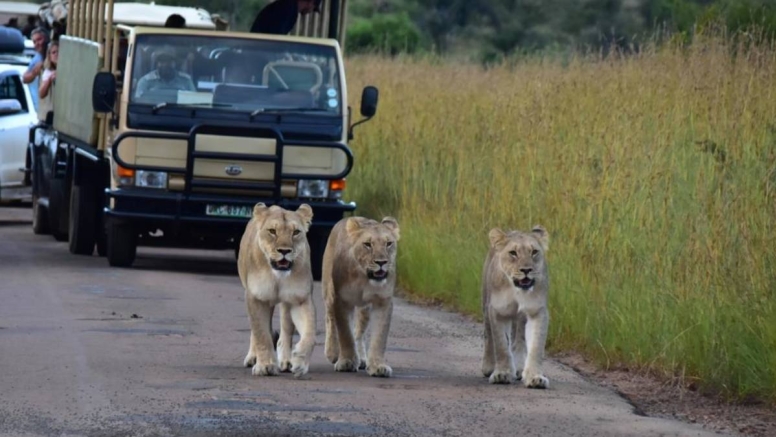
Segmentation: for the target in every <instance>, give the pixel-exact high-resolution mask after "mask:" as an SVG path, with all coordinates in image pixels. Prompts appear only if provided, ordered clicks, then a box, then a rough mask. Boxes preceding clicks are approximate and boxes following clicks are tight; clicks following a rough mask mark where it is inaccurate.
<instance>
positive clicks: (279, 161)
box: [106, 125, 353, 204]
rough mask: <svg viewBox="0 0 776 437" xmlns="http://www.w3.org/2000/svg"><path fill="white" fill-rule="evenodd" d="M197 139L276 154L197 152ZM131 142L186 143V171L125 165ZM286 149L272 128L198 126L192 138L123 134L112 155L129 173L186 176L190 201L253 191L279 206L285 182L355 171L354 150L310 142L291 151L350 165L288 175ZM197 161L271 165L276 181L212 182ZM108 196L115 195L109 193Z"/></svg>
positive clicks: (337, 144)
mask: <svg viewBox="0 0 776 437" xmlns="http://www.w3.org/2000/svg"><path fill="white" fill-rule="evenodd" d="M197 135H218V136H222V137H229V136H232V137H248V138H261V139H274V140H275V153H274V154H250V153H226V152H210V151H198V150H196V144H197V141H196V138H197ZM128 138H147V139H167V140H184V141H186V142H187V155H186V156H187V159H186V166H185V167H164V166H154V165H146V164H133V163H128V162H126V161H124V160H123V159H122V158H121V153H120V150H119V149H120V147H121V143H122V142H123V141H124V140H126V139H128ZM285 147H286V144H285V140H284V138H283V134H282V133H281V132H280V131H279V130H277V129H275V128H271V127H258V126H257V127H235V126H218V125H197V126H194V127H193V128H192V129H191V130H190V131H189V133H188V134H184V133H164V132H139V131H127V132H124V133H122V134H120V135H119V136H118V137H116V139H115V140H114V141H113V144H112V146H111V152H112V156H113V160H114V161H116V163H117V164H118V165H119V166H121V167H122V168H125V169H127V170H134V171H137V170H144V171H157V172H166V173H168V174H180V173H183V174H184V187H183V193H184V194H185V195H186V196H187V197H188V196H190V195H191V194H192V190H193V189H194V188H205V189H207V188H211V189H228V190H250V191H270V192H271V193H272V195H271V196H268V197H270V198H271V200H272V201H273V202H275V203H278V204H279V203H282V202H283V196H282V184H283V180H304V179H307V180H310V179H316V180H321V179H322V180H337V179H343V178H345V176H347V175H348V174H349V173H350V171H351V169H352V168H353V152H352V151H351V150H350V148H349V147H348V146H347V145H345V144H343V143H340V142H335V141H310V140H296V139H295V140H294V142H293V144H292V145H288V147H309V148H329V149H339V150H341V151H342V152H343V153H344V154H345V156H346V158H347V164H346V166H345V168H344V170H342V171H341V172H340V173H338V174H312V173H284V172H283V150H284V148H285ZM197 159H208V160H221V161H227V162H228V161H235V162H268V163H272V164H274V171H273V178H272V180H271V181H258V182H257V181H240V180H218V179H212V178H201V177H200V178H196V177H195V176H194V167H195V163H196V161H197ZM106 193H107V194H108V195H109V196H111V195H113V194H112V193H111V192H110V191H109V190H108V191H106Z"/></svg>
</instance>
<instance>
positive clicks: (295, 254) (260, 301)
mask: <svg viewBox="0 0 776 437" xmlns="http://www.w3.org/2000/svg"><path fill="white" fill-rule="evenodd" d="M312 219H313V211H312V209H311V208H310V206H309V205H307V204H302V205H301V206H299V208H298V209H297V210H296V211H289V210H286V209H283V208H281V207H279V206H272V207H270V208H267V206H266V205H264V204H263V203H257V204H256V206H254V208H253V217H252V218H251V220H250V221H249V222H248V224H247V226H246V227H245V232H244V233H243V236H242V240H241V241H240V253H239V256H238V260H237V268H238V272H239V275H240V280H241V281H242V285H243V288H245V303H246V306H247V309H248V317H249V318H250V322H251V339H250V346H249V348H248V355H247V356H246V357H245V361H244V362H243V364H244V365H245V366H246V367H251V366H253V370H252V372H251V373H252V374H253V375H262V376H268V375H277V374H278V373H279V372H280V371H282V372H288V371H291V372H293V373H294V376H296V377H299V376H302V375H304V374H306V373H307V371H308V369H309V365H310V357H311V356H312V353H313V348H314V347H315V306H314V305H313V299H312V292H313V274H312V269H311V267H310V245H309V243H308V242H307V231H308V230H309V228H310V224H311V223H312ZM277 304H280V311H281V313H280V320H281V323H280V338H279V339H278V342H277V349H278V356H277V357H276V356H275V349H274V347H273V346H274V345H273V338H272V332H271V330H272V314H273V313H274V310H275V305H277ZM294 327H296V330H297V331H298V332H299V335H300V340H299V342H298V343H297V344H296V347H295V348H294V350H293V352H292V351H291V342H292V337H293V334H294ZM278 361H279V362H280V366H279V368H278V364H277V363H278Z"/></svg>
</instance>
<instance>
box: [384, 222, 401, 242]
mask: <svg viewBox="0 0 776 437" xmlns="http://www.w3.org/2000/svg"><path fill="white" fill-rule="evenodd" d="M381 223H382V224H384V225H385V226H387V227H388V229H390V230H391V232H392V233H393V238H395V239H396V241H399V237H400V233H399V222H398V221H397V220H396V219H395V218H393V217H391V216H387V217H383V221H382V222H381Z"/></svg>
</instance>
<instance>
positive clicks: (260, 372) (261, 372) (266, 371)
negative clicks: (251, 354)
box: [251, 363, 280, 376]
mask: <svg viewBox="0 0 776 437" xmlns="http://www.w3.org/2000/svg"><path fill="white" fill-rule="evenodd" d="M251 373H252V374H253V375H256V376H275V375H277V374H279V373H280V369H279V368H278V366H277V364H275V363H270V364H259V363H256V365H255V366H253V370H251Z"/></svg>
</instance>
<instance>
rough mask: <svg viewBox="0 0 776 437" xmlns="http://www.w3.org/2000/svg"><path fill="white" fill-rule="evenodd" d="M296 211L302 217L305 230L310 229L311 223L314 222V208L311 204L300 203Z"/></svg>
mask: <svg viewBox="0 0 776 437" xmlns="http://www.w3.org/2000/svg"><path fill="white" fill-rule="evenodd" d="M296 213H297V214H299V217H301V218H302V223H304V230H305V232H307V231H308V230H310V225H311V224H312V223H313V209H312V208H310V205H308V204H306V203H303V204H301V205H299V208H297V209H296Z"/></svg>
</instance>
